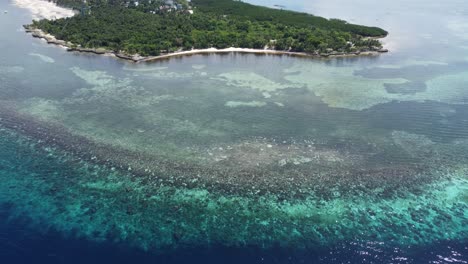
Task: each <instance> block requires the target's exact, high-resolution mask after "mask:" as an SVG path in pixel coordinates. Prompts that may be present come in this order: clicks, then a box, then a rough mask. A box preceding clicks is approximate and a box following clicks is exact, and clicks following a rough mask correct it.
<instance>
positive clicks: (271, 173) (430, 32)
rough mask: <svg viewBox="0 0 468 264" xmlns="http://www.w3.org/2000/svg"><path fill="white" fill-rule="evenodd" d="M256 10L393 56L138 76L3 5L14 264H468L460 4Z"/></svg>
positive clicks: (224, 59) (8, 243) (6, 245)
mask: <svg viewBox="0 0 468 264" xmlns="http://www.w3.org/2000/svg"><path fill="white" fill-rule="evenodd" d="M249 2H251V3H255V4H260V5H265V6H271V7H275V5H276V7H277V6H283V7H282V8H285V9H292V10H297V11H302V12H309V13H313V14H316V15H320V16H325V17H328V18H340V19H345V20H347V21H349V22H350V23H357V24H366V25H372V26H379V27H382V28H384V29H386V30H387V31H389V32H390V34H389V36H388V37H387V38H385V39H383V40H382V41H383V42H384V44H385V47H386V48H388V49H389V50H390V52H389V53H388V54H382V55H379V56H365V57H349V58H334V59H303V58H294V57H289V56H273V55H265V56H264V55H262V56H260V55H252V54H251V55H247V54H224V55H220V54H217V55H215V54H213V55H194V56H190V57H182V58H173V59H170V60H163V61H158V62H152V63H139V64H134V63H130V62H126V61H122V60H118V59H115V58H113V57H111V56H97V55H89V54H78V53H69V52H67V51H66V50H65V49H63V48H60V47H57V46H51V45H47V44H46V43H45V42H44V41H42V40H38V39H33V38H32V37H31V36H30V35H28V34H26V33H25V32H24V30H23V29H22V25H23V24H28V23H30V22H31V20H32V18H31V14H30V13H29V12H28V11H27V10H24V9H19V8H17V7H15V6H13V5H12V4H11V3H10V2H9V1H1V2H0V10H1V13H0V51H1V54H0V263H246V264H247V263H418V264H419V263H468V5H467V4H466V3H465V1H463V0H446V1H434V0H426V1H422V0H413V1H404V0H394V1H381V2H376V1H371V0H356V1H346V0H326V1H322V0H312V1H305V0H290V1H282V0H278V1H275V2H271V1H266V0H252V1H249ZM3 10H8V12H7V13H4V12H3Z"/></svg>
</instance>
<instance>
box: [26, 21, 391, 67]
mask: <svg viewBox="0 0 468 264" xmlns="http://www.w3.org/2000/svg"><path fill="white" fill-rule="evenodd" d="M24 28H25V31H26V33H31V35H32V36H33V37H34V38H39V39H43V40H45V41H46V42H47V43H48V44H53V45H58V46H61V47H64V48H66V50H67V51H69V52H82V53H93V54H97V55H108V56H114V57H116V58H119V59H123V60H128V61H132V62H134V63H139V62H152V61H159V60H165V59H170V58H175V57H184V56H192V55H199V54H226V53H243V54H257V55H287V56H294V57H305V58H337V57H357V56H375V55H379V54H381V53H387V52H388V50H387V49H384V48H382V49H379V50H370V51H356V52H331V53H307V52H292V51H280V50H272V49H248V48H236V47H230V48H226V49H216V48H208V49H192V50H188V51H177V52H173V53H167V54H162V55H159V56H147V57H144V56H140V55H138V54H133V55H130V54H124V53H119V52H115V51H112V50H107V49H104V48H96V49H94V48H82V47H79V46H76V45H74V44H73V43H71V42H67V41H64V40H59V39H57V38H55V36H53V35H50V34H47V33H45V32H44V31H42V30H40V29H37V28H33V27H32V26H31V25H27V26H24Z"/></svg>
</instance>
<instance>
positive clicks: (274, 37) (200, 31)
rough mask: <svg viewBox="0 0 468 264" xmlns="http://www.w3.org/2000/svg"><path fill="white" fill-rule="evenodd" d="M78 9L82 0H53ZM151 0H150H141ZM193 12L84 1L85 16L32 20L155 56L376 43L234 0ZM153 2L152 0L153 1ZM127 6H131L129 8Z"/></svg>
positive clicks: (87, 43) (87, 42) (378, 32)
mask: <svg viewBox="0 0 468 264" xmlns="http://www.w3.org/2000/svg"><path fill="white" fill-rule="evenodd" d="M55 1H56V2H57V3H58V4H61V5H66V6H69V7H74V8H76V9H79V10H80V9H81V8H82V7H83V2H82V1H81V0H55ZM144 1H149V0H144ZM192 2H193V5H194V7H195V8H194V13H193V14H188V13H186V12H164V13H158V14H153V13H149V12H145V11H142V9H141V8H142V6H144V5H142V6H140V8H138V7H136V6H132V5H128V1H123V0H107V1H104V0H88V3H87V9H88V8H89V12H86V15H76V16H74V17H71V18H64V19H58V20H41V21H34V22H33V26H34V27H36V28H40V29H42V30H44V31H45V32H47V33H50V34H52V35H54V36H55V37H57V38H58V39H62V40H66V41H70V42H72V43H74V44H76V45H80V46H81V47H86V48H106V49H111V50H114V51H116V52H125V53H128V54H135V53H138V54H140V55H143V56H156V55H160V54H161V53H167V52H174V51H178V50H190V49H192V48H196V49H204V48H210V47H215V48H220V49H221V48H227V47H241V48H255V49H263V48H265V47H269V48H271V49H276V50H284V51H295V52H309V53H326V52H330V51H331V50H333V51H338V52H351V51H364V50H369V49H376V48H380V47H381V44H380V42H379V41H378V40H375V39H372V38H368V37H375V36H383V35H386V34H387V32H386V31H384V30H382V29H379V28H374V27H365V26H359V25H353V24H348V23H346V22H344V21H341V20H327V19H325V18H321V17H317V16H313V15H309V14H304V13H297V12H292V11H282V10H276V9H270V8H266V7H258V6H253V5H250V4H246V3H242V2H237V1H233V0H193V1H192ZM153 3H154V2H153ZM128 6H129V7H128Z"/></svg>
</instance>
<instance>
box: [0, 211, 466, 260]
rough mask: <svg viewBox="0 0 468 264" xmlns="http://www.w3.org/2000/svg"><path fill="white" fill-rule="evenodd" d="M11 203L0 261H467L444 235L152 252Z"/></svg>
mask: <svg viewBox="0 0 468 264" xmlns="http://www.w3.org/2000/svg"><path fill="white" fill-rule="evenodd" d="M7 217H8V209H7V208H4V211H2V214H1V215H0V219H1V221H2V222H1V224H0V258H1V260H0V261H1V263H5V264H7V263H18V264H21V263H25V264H26V263H27V264H33V263H49V264H65V263H66V264H75V263H76V264H81V263H88V264H102V263H113V264H120V263H122V264H124V263H142V264H145V263H204V264H211V263H213V264H215V263H216V264H217V263H232V264H234V263H245V264H249V263H466V261H467V258H466V256H467V254H468V245H466V244H461V243H457V242H450V241H443V242H439V243H436V244H434V245H432V246H430V247H421V248H406V249H399V248H385V247H384V246H380V247H379V246H376V245H369V244H368V245H355V244H341V245H337V246H335V247H331V248H321V249H307V250H292V249H291V250H286V249H284V248H276V249H270V250H262V249H259V248H255V247H250V248H249V247H244V248H223V247H219V248H212V249H209V250H207V249H200V248H193V249H190V250H188V249H184V250H180V251H176V252H172V253H170V254H152V253H149V252H144V251H142V250H138V249H131V248H128V247H126V246H125V245H116V244H110V243H109V244H106V243H93V242H89V241H86V240H79V239H73V238H64V237H63V235H62V234H59V233H54V232H48V233H47V234H42V233H38V232H35V231H34V230H33V229H31V228H29V227H28V219H15V221H12V222H9V221H7V220H6V218H7Z"/></svg>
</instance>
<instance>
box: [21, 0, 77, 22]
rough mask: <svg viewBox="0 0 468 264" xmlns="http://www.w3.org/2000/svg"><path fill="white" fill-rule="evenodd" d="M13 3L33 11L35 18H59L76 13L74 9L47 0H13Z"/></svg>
mask: <svg viewBox="0 0 468 264" xmlns="http://www.w3.org/2000/svg"><path fill="white" fill-rule="evenodd" d="M12 3H13V4H14V5H15V6H17V7H20V8H24V9H27V10H28V11H29V12H31V15H32V18H33V19H34V20H41V19H59V18H64V17H71V16H74V15H75V12H74V11H73V10H71V9H67V8H63V7H59V6H57V5H56V4H54V3H52V2H48V1H46V0H12Z"/></svg>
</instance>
